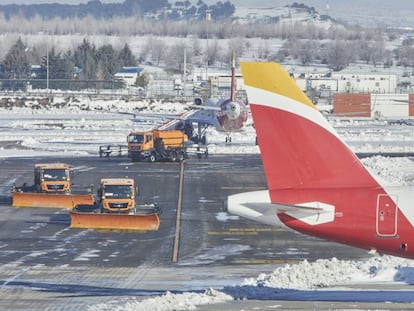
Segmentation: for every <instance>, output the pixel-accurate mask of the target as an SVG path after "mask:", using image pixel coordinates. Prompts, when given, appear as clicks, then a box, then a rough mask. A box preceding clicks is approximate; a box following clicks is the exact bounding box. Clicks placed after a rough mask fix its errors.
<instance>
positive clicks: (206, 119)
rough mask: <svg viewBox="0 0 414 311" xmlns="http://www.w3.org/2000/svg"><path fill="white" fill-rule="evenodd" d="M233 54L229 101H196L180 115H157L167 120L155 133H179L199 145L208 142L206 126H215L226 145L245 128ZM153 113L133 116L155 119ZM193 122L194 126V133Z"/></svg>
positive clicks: (226, 99) (246, 114)
mask: <svg viewBox="0 0 414 311" xmlns="http://www.w3.org/2000/svg"><path fill="white" fill-rule="evenodd" d="M235 62H236V61H235V55H234V53H233V56H232V67H231V90H230V97H229V98H224V99H223V98H222V99H218V100H214V99H211V98H210V99H208V100H206V101H203V99H202V98H199V97H197V98H195V99H194V105H192V108H193V109H192V110H190V111H187V112H185V113H183V114H181V115H173V116H172V115H165V114H158V117H160V118H162V119H168V120H169V121H167V122H165V123H163V124H161V125H160V126H159V127H157V129H158V130H177V129H178V130H182V131H183V132H184V133H186V134H187V136H188V137H189V138H190V139H192V140H193V141H195V142H196V143H198V142H200V143H201V144H206V143H207V138H206V130H207V128H208V127H209V126H214V127H215V129H216V130H217V131H219V132H225V133H227V136H226V142H231V136H230V135H231V133H232V132H239V131H241V130H242V128H243V126H244V125H245V123H246V121H247V117H248V113H249V110H248V108H247V106H246V104H245V103H243V101H241V100H238V99H237V98H236V76H235V71H236V68H235V67H236V64H235ZM155 116H156V115H154V114H135V117H137V118H138V119H140V118H145V117H155ZM193 123H196V124H197V130H196V131H195V130H194V127H193Z"/></svg>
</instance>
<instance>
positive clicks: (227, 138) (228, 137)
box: [226, 134, 231, 143]
mask: <svg viewBox="0 0 414 311" xmlns="http://www.w3.org/2000/svg"><path fill="white" fill-rule="evenodd" d="M226 143H231V136H230V135H229V134H227V135H226Z"/></svg>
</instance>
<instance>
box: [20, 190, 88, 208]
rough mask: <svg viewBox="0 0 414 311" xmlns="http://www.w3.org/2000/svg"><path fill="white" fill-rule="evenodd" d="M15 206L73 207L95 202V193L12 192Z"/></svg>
mask: <svg viewBox="0 0 414 311" xmlns="http://www.w3.org/2000/svg"><path fill="white" fill-rule="evenodd" d="M12 197H13V201H12V205H13V206H14V207H44V208H67V209H72V208H73V207H74V206H76V205H79V204H93V203H94V198H93V194H54V193H53V194H51V193H36V192H18V191H14V192H12Z"/></svg>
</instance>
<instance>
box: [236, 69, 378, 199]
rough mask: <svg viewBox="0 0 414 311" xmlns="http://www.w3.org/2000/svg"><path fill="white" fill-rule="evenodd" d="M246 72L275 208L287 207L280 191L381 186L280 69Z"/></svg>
mask: <svg viewBox="0 0 414 311" xmlns="http://www.w3.org/2000/svg"><path fill="white" fill-rule="evenodd" d="M241 69H242V73H243V77H244V83H245V86H246V92H247V97H248V100H249V103H250V107H251V111H252V116H253V121H254V124H255V128H256V133H257V138H258V143H259V147H260V151H261V156H262V160H263V166H264V171H265V175H266V179H267V183H268V187H269V191H270V197H271V201H272V202H276V201H278V202H280V201H281V199H280V196H277V197H276V195H275V194H274V193H275V191H279V192H280V191H284V192H285V193H286V191H289V190H290V189H295V193H297V191H296V190H299V191H300V190H303V191H302V192H303V193H306V192H309V190H312V189H344V188H348V189H350V188H355V187H359V188H363V187H376V186H378V183H377V181H376V180H375V179H374V177H373V176H372V175H371V174H370V173H369V172H368V171H367V169H366V168H365V167H364V166H363V164H362V163H361V162H360V161H359V159H358V158H357V157H356V155H355V154H354V153H353V152H352V151H351V150H350V149H349V147H348V146H347V145H346V144H345V143H344V142H343V141H342V139H341V138H340V137H339V136H338V135H337V133H336V132H335V130H334V129H333V128H332V126H331V125H330V124H329V123H328V121H327V120H326V119H325V118H324V116H323V115H322V114H321V113H320V112H319V111H318V110H317V109H316V107H315V106H314V105H313V103H312V102H311V101H310V100H309V98H307V96H306V95H305V94H304V93H303V92H302V90H300V88H299V87H298V86H297V85H296V83H295V81H294V80H293V79H292V78H291V77H290V76H289V74H288V73H287V72H286V71H285V70H284V69H283V68H282V67H281V66H280V65H279V64H277V63H256V62H246V63H242V64H241ZM312 192H313V193H314V191H312ZM292 194H293V193H290V195H292ZM305 196H306V195H305ZM296 199H297V198H296ZM303 199H304V200H306V198H305V197H304V198H303ZM285 201H290V198H289V195H288V196H286V197H285Z"/></svg>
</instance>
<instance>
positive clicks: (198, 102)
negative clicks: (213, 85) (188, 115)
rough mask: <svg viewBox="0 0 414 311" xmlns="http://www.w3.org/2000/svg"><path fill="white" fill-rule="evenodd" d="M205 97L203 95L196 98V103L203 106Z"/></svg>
mask: <svg viewBox="0 0 414 311" xmlns="http://www.w3.org/2000/svg"><path fill="white" fill-rule="evenodd" d="M203 102H204V101H203V99H202V98H201V97H196V98H194V105H196V106H201V105H202V104H203Z"/></svg>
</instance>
